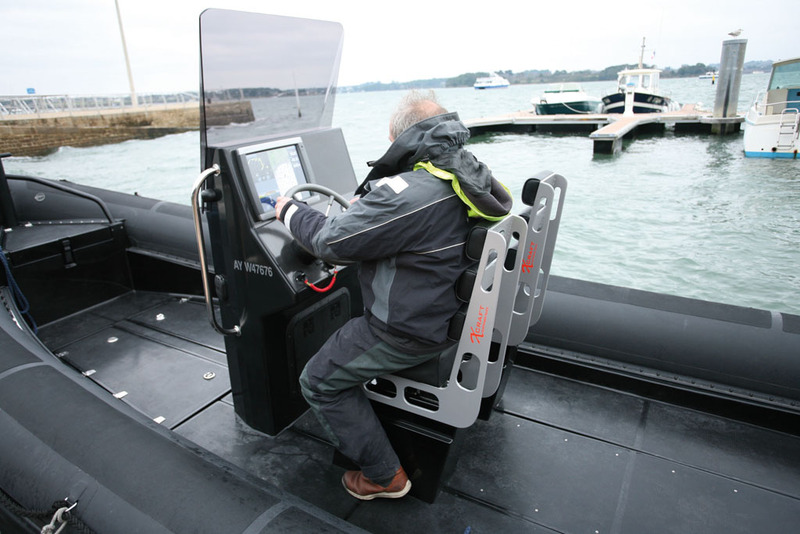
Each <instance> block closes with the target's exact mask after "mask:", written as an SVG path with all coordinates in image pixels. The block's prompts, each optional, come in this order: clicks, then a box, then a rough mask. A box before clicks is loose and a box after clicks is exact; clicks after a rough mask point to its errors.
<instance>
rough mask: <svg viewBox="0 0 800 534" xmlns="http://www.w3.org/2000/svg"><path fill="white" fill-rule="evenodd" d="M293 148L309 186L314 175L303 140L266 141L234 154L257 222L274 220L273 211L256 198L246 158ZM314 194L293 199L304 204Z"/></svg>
mask: <svg viewBox="0 0 800 534" xmlns="http://www.w3.org/2000/svg"><path fill="white" fill-rule="evenodd" d="M291 146H294V147H295V149H296V150H297V156H298V159H299V160H300V167H301V168H302V170H303V174H304V175H305V178H306V182H305V183H309V184H313V183H316V181H315V180H314V173H313V172H312V170H311V165H310V164H309V161H308V155H307V154H306V149H305V145H304V144H303V139H302V138H300V137H291V138H286V139H280V140H276V141H268V142H264V143H258V144H255V145H248V146H245V147H240V148H237V149H236V151H235V153H236V156H237V160H238V163H239V170H240V172H241V173H242V176H243V177H244V184H243V185H244V187H245V190H246V192H247V194H248V196H249V197H250V208H251V209H252V212H253V216H254V218H255V219H256V220H257V221H268V220H271V219H274V218H275V209H274V208H273V207H272V206H270V205H268V204H264V203H262V202H261V199H260V198H259V196H258V191H257V190H256V186H255V179H254V177H253V175H252V173H251V171H250V166H249V165H248V162H247V158H248V156H252V155H253V154H256V153H258V152H266V151H269V150H275V149H279V148H287V147H291ZM317 196H318V195H316V194H315V193H311V192H305V193H302V194H301V195H300V196H299V197H297V196H296V197H295V198H297V199H299V200H302V201H304V202H309V201H314V199H315V198H316V197H317Z"/></svg>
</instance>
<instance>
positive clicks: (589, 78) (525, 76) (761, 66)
mask: <svg viewBox="0 0 800 534" xmlns="http://www.w3.org/2000/svg"><path fill="white" fill-rule="evenodd" d="M629 67H630V65H628V64H625V65H613V66H611V67H606V68H605V69H603V70H599V71H595V70H578V71H571V72H567V71H565V70H557V71H550V70H526V71H522V72H512V71H510V70H496V71H494V72H496V73H497V74H499V75H500V76H502V77H504V78H506V79H508V81H509V82H511V83H512V84H534V83H561V82H594V81H606V80H616V79H617V73H618V72H619V71H621V70H623V69H626V68H629ZM771 68H772V62H771V61H747V62H745V64H744V72H745V73H751V72H756V71H763V72H769V71H770V69H771ZM718 69H719V64H718V63H716V64H715V63H710V64H708V65H706V64H705V63H696V64H694V65H682V66H681V67H680V68H678V69H673V68H671V67H665V68H663V69H662V71H661V77H662V78H692V77H695V76H700V75H701V74H705V73H706V72H710V71H713V72H716V71H717V70H718ZM488 75H489V73H488V72H468V73H464V74H460V75H458V76H455V77H453V78H431V79H428V80H414V81H410V82H391V83H380V82H372V83H365V84H361V85H356V86H352V87H346V88H340V90H345V91H387V90H398V89H399V90H409V89H437V88H442V87H472V85H473V84H474V83H475V80H476V79H477V78H479V77H481V76H488Z"/></svg>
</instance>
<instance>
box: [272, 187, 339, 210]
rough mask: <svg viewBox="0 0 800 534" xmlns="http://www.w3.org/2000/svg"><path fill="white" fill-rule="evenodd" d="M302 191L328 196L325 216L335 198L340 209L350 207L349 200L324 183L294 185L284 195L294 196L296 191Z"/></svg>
mask: <svg viewBox="0 0 800 534" xmlns="http://www.w3.org/2000/svg"><path fill="white" fill-rule="evenodd" d="M303 191H313V192H314V193H319V194H321V195H325V196H326V197H328V207H327V208H326V209H325V216H326V217H327V215H328V212H329V211H330V209H331V204H333V201H334V200H335V201H336V203H337V204H339V205H340V206H342V209H345V210H346V209H347V208H349V207H350V201H349V200H347V199H346V198H344V197H343V196H342V195H340V194H339V193H337V192H336V191H334V190H333V189H331V188H329V187H325V186H324V185H319V184H299V185H296V186H294V187H291V188H289V190H288V191H286V196H287V197H289V198H294V196H295V195H296V194H297V193H302V192H303Z"/></svg>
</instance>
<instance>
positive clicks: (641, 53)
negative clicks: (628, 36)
mask: <svg viewBox="0 0 800 534" xmlns="http://www.w3.org/2000/svg"><path fill="white" fill-rule="evenodd" d="M645 39H646V37H642V51H641V52H639V68H640V69H641V68H642V61H643V60H644V41H645Z"/></svg>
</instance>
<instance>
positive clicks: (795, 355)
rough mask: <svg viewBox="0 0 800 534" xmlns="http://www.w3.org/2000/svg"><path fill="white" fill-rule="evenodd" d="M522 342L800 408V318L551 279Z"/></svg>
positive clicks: (581, 282) (569, 280)
mask: <svg viewBox="0 0 800 534" xmlns="http://www.w3.org/2000/svg"><path fill="white" fill-rule="evenodd" d="M527 341H528V342H529V343H533V344H536V345H541V346H544V347H549V348H551V349H557V350H562V351H569V352H571V353H575V354H579V355H583V356H587V355H588V356H591V357H596V358H602V359H607V360H609V361H612V362H615V364H625V365H626V366H628V367H633V368H637V367H641V368H642V369H648V370H655V371H660V372H663V373H669V374H674V375H676V376H680V377H691V378H693V379H697V380H705V381H708V382H709V383H714V384H722V385H725V386H729V387H731V388H740V389H742V390H745V391H746V392H752V393H754V394H757V395H759V396H764V397H767V398H769V397H780V398H781V399H783V400H784V401H786V403H787V405H788V406H789V407H792V406H794V407H795V408H797V406H800V380H799V379H800V317H798V316H796V315H790V314H783V313H773V312H769V311H765V310H758V309H753V308H743V307H739V306H731V305H726V304H719V303H712V302H705V301H700V300H695V299H688V298H682V297H675V296H669V295H663V294H658V293H651V292H647V291H639V290H634V289H629V288H623V287H616V286H609V285H604V284H597V283H592V282H585V281H581V280H574V279H568V278H562V277H557V276H552V277H551V278H550V283H549V286H548V289H547V293H546V296H545V304H544V308H543V311H542V316H541V318H540V320H539V322H538V323H537V324H536V325H535V326H534V327H533V328H532V329H531V331H530V333H529V334H528V337H527Z"/></svg>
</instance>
